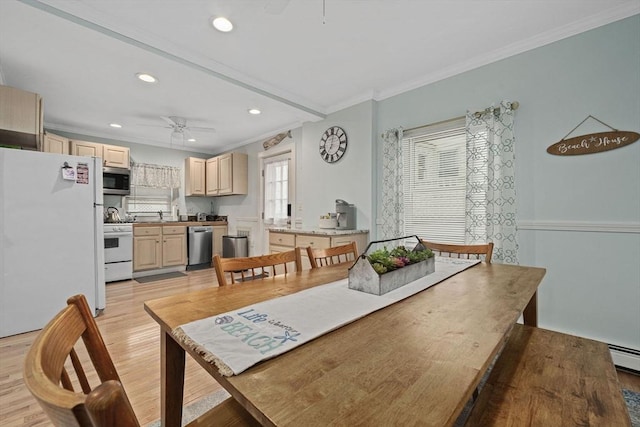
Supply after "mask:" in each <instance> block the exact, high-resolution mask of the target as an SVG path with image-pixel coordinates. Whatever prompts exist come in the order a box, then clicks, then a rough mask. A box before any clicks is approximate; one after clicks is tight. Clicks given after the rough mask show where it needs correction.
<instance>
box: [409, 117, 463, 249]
mask: <svg viewBox="0 0 640 427" xmlns="http://www.w3.org/2000/svg"><path fill="white" fill-rule="evenodd" d="M402 144H403V157H404V159H403V160H404V162H403V164H404V171H403V176H404V179H403V186H404V188H403V191H404V205H405V206H404V215H405V218H404V225H405V233H406V235H413V234H416V235H418V236H419V237H420V238H423V239H426V240H433V241H437V242H443V243H464V241H465V215H466V214H465V198H466V137H465V129H464V119H459V120H454V121H450V122H447V123H441V124H438V125H434V126H427V127H423V128H420V129H418V130H417V131H413V132H407V134H405V137H404V138H403V140H402Z"/></svg>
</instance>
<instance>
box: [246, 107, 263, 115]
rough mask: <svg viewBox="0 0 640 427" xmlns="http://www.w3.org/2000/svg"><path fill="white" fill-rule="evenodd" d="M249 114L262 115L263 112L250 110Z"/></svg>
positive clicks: (254, 109) (255, 109)
mask: <svg viewBox="0 0 640 427" xmlns="http://www.w3.org/2000/svg"><path fill="white" fill-rule="evenodd" d="M248 111H249V114H256V115H257V114H260V113H262V111H260V110H258V109H257V108H250V109H249V110H248Z"/></svg>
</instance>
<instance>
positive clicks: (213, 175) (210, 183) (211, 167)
mask: <svg viewBox="0 0 640 427" xmlns="http://www.w3.org/2000/svg"><path fill="white" fill-rule="evenodd" d="M218 164H219V158H218V157H214V158H212V159H209V160H207V166H206V173H205V175H206V182H207V183H206V192H207V196H217V195H218Z"/></svg>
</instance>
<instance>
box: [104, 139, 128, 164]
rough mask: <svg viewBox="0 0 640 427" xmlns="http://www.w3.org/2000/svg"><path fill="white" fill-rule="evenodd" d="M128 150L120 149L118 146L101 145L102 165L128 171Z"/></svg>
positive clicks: (126, 148)
mask: <svg viewBox="0 0 640 427" xmlns="http://www.w3.org/2000/svg"><path fill="white" fill-rule="evenodd" d="M129 151H130V150H129V148H128V147H120V146H118V145H107V144H103V145H102V162H103V165H104V166H106V167H110V168H125V169H129V167H130V164H129V157H130V154H129Z"/></svg>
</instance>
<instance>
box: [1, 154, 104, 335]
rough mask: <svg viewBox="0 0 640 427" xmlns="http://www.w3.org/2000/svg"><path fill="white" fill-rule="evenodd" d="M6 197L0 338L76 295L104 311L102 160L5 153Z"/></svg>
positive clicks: (45, 317)
mask: <svg viewBox="0 0 640 427" xmlns="http://www.w3.org/2000/svg"><path fill="white" fill-rule="evenodd" d="M0 194H1V195H2V197H1V198H0V236H2V237H1V238H0V272H1V273H0V290H1V292H2V298H0V337H6V336H9V335H14V334H19V333H23V332H28V331H33V330H36V329H40V328H42V327H43V326H44V325H45V324H46V323H47V322H48V321H49V320H50V319H51V318H53V316H55V315H56V313H57V312H58V311H59V310H60V307H64V306H65V305H66V300H67V298H68V297H70V296H72V295H75V294H80V293H81V294H84V295H85V296H86V298H87V301H88V302H89V306H90V307H92V308H94V309H95V310H96V312H98V311H99V310H102V309H104V308H105V281H104V238H103V206H102V200H103V198H102V161H101V159H100V158H95V157H79V156H70V155H63V154H53V153H44V152H39V151H27V150H15V149H8V148H0Z"/></svg>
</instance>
